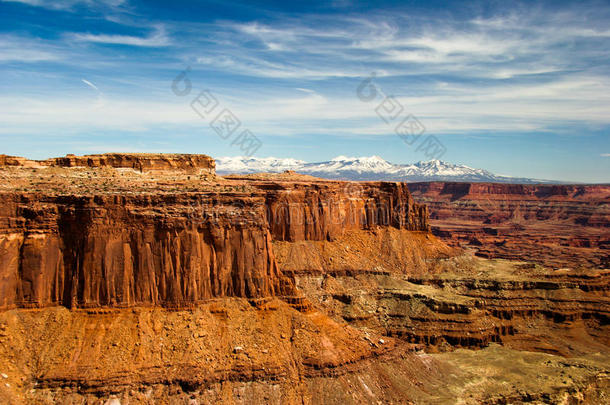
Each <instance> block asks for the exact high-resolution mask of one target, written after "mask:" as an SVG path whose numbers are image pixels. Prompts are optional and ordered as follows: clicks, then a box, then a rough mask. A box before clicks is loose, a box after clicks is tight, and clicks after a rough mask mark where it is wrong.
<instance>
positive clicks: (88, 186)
mask: <svg viewBox="0 0 610 405" xmlns="http://www.w3.org/2000/svg"><path fill="white" fill-rule="evenodd" d="M103 156H106V157H108V156H110V155H103ZM112 156H114V155H112ZM133 156H134V155H127V156H125V157H121V158H117V159H118V160H116V161H114V160H103V159H102V160H95V161H94V163H93V165H96V164H98V163H99V164H102V163H103V164H104V165H111V166H112V165H115V164H116V165H124V163H121V162H131V161H132V160H131V159H132V157H133ZM79 159H80V158H79ZM104 159H106V158H104ZM109 159H110V158H109ZM111 159H114V157H112V158H111ZM166 160H167V161H169V162H170V163H169V166H171V167H180V168H183V166H182V165H183V163H184V160H183V159H182V158H179V159H178V160H177V161H173V160H172V156H163V159H161V161H166ZM71 162H72V161H71ZM100 162H102V163H100ZM117 162H118V163H117ZM140 163H141V162H140ZM71 164H72V163H70V162H69V165H71ZM76 164H79V165H80V163H79V161H78V159H77V160H76ZM125 164H129V163H125ZM212 167H213V165H212ZM28 170H29V171H28ZM100 170H101V169H99V168H96V167H94V168H90V167H87V168H72V167H70V168H56V167H47V168H44V167H43V168H38V169H31V170H30V169H23V170H21V171H20V172H19V173H15V172H14V171H9V172H8V174H3V176H4V178H5V179H6V180H7V182H6V183H5V184H4V187H5V189H4V191H3V192H2V193H0V264H1V266H0V279H1V280H2V283H1V284H0V292H1V294H0V308H10V307H15V306H17V307H45V306H52V305H64V306H66V307H69V308H76V307H99V306H107V307H125V306H146V305H155V306H164V307H173V308H184V307H190V306H193V305H195V304H197V303H200V302H203V301H205V300H209V299H211V298H218V297H244V298H263V297H273V296H278V295H280V296H286V299H287V300H288V302H290V303H291V304H293V305H294V306H295V307H303V308H305V307H307V303H305V302H303V301H302V300H301V299H299V298H298V297H293V298H288V296H293V295H295V291H294V289H293V287H292V280H291V278H290V277H288V276H285V275H283V274H282V272H281V271H280V269H279V268H278V265H277V263H276V260H275V256H274V253H273V246H272V244H271V242H272V240H279V241H282V240H290V241H296V240H302V241H305V240H330V239H333V238H336V237H338V236H340V235H343V234H344V233H346V232H348V231H350V230H362V229H372V228H373V227H376V226H385V227H392V228H395V229H402V230H417V231H426V230H427V229H428V224H427V212H426V209H425V206H422V205H418V204H415V203H414V202H413V200H412V198H411V196H410V195H409V192H408V190H407V188H406V187H405V186H404V184H400V183H365V184H362V185H361V186H358V187H359V188H358V190H357V193H351V192H346V190H348V189H349V186H350V183H346V182H325V181H310V182H296V183H295V182H285V181H284V182H282V181H274V182H270V181H238V180H229V181H225V180H221V181H220V182H210V181H202V180H200V179H199V178H192V176H189V175H188V173H186V172H184V171H182V170H178V171H173V172H170V173H169V174H163V173H158V174H156V175H155V177H150V176H135V175H133V174H131V175H130V176H131V177H129V176H128V177H125V176H124V175H125V173H122V172H121V173H119V174H117V172H115V171H114V169H110V172H108V171H100ZM24 171H25V173H26V174H27V173H29V175H28V176H25V175H24V174H23V173H24ZM180 173H182V174H180ZM134 176H135V177H134ZM11 184H14V186H13V188H12V189H11ZM21 187H23V188H25V187H29V188H36V189H40V190H41V191H39V192H27V191H25V192H24V191H17V190H19V189H22V188H21ZM43 190H45V191H43ZM53 190H57V191H56V192H54V191H53ZM184 190H188V192H185V191H184Z"/></svg>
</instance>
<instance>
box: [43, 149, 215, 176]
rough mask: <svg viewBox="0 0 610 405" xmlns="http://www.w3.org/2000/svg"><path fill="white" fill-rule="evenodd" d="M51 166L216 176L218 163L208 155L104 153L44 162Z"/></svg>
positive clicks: (72, 156)
mask: <svg viewBox="0 0 610 405" xmlns="http://www.w3.org/2000/svg"><path fill="white" fill-rule="evenodd" d="M44 163H45V164H48V165H51V166H62V167H75V166H86V167H114V168H128V169H135V170H139V171H141V172H143V171H152V170H177V169H180V170H188V171H205V172H208V173H210V174H214V173H215V170H216V162H215V161H214V159H212V158H211V157H209V156H207V155H191V154H162V153H128V154H125V153H104V154H101V155H85V156H75V155H67V156H65V157H60V158H53V159H48V160H46V161H44Z"/></svg>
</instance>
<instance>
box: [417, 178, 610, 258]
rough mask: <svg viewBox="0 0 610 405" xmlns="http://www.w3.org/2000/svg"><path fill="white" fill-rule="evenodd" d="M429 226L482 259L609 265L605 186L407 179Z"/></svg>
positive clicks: (609, 190) (609, 194) (609, 195)
mask: <svg viewBox="0 0 610 405" xmlns="http://www.w3.org/2000/svg"><path fill="white" fill-rule="evenodd" d="M409 189H410V191H411V192H412V193H413V197H414V198H415V199H416V201H418V202H420V203H425V204H427V205H428V207H429V210H430V220H431V225H432V230H433V232H434V233H436V234H437V235H439V236H441V237H443V238H445V240H446V241H448V242H450V243H454V244H459V245H462V246H469V247H472V248H474V249H476V250H477V251H478V252H479V254H480V255H482V256H486V257H504V258H510V259H521V260H532V261H537V262H540V263H544V264H547V265H553V266H558V267H560V266H587V267H591V266H593V267H604V266H605V267H608V266H610V261H609V258H610V254H609V253H608V249H610V231H609V229H610V186H609V185H522V184H492V183H443V182H430V183H409Z"/></svg>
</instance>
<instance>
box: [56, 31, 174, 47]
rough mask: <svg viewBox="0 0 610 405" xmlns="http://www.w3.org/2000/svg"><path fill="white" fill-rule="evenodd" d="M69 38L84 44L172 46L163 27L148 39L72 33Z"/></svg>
mask: <svg viewBox="0 0 610 405" xmlns="http://www.w3.org/2000/svg"><path fill="white" fill-rule="evenodd" d="M68 38H71V39H73V40H76V41H82V42H93V43H101V44H115V45H132V46H143V47H162V46H168V45H170V39H169V37H168V36H167V34H166V33H165V28H164V27H163V26H157V28H156V30H155V32H154V33H153V34H151V35H149V36H147V37H136V36H131V35H108V34H81V33H72V34H69V35H68Z"/></svg>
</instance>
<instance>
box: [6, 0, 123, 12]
mask: <svg viewBox="0 0 610 405" xmlns="http://www.w3.org/2000/svg"><path fill="white" fill-rule="evenodd" d="M0 2H4V3H21V4H27V5H28V6H33V7H43V8H48V9H52V10H71V9H73V8H74V7H75V6H77V5H85V6H89V7H91V6H93V7H100V6H103V7H118V6H121V5H123V4H126V3H127V0H97V1H95V0H53V1H51V0H0Z"/></svg>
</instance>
